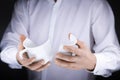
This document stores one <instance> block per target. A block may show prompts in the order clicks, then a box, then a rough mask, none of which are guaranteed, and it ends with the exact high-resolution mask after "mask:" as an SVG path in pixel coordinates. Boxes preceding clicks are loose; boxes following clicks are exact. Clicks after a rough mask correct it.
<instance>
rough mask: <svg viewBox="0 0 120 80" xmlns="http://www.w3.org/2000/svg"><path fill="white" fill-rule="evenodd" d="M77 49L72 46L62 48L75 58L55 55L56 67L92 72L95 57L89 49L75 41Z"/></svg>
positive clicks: (59, 54) (60, 54)
mask: <svg viewBox="0 0 120 80" xmlns="http://www.w3.org/2000/svg"><path fill="white" fill-rule="evenodd" d="M76 45H77V46H78V48H76V47H73V46H64V49H65V50H66V51H68V52H71V53H74V54H76V56H69V55H65V54H62V53H60V52H59V53H58V54H57V55H56V59H55V63H56V64H57V65H58V66H61V67H64V68H69V69H73V70H80V69H87V70H94V68H95V65H96V57H95V55H94V54H92V52H91V51H90V49H89V48H88V47H87V46H86V45H85V44H84V43H83V42H81V41H79V40H78V41H77V44H76Z"/></svg>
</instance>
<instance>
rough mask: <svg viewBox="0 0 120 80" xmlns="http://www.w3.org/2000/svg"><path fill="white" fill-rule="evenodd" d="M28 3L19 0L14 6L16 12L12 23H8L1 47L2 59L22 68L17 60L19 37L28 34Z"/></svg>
mask: <svg viewBox="0 0 120 80" xmlns="http://www.w3.org/2000/svg"><path fill="white" fill-rule="evenodd" d="M27 29H28V5H27V0H18V1H17V2H16V3H15V6H14V12H13V15H12V19H11V22H10V24H9V25H8V27H7V29H6V31H5V33H4V35H3V39H2V41H1V44H0V47H1V49H2V51H1V54H0V57H1V60H2V61H3V62H5V63H7V64H8V65H9V66H10V67H11V68H17V69H20V68H22V66H21V65H20V64H19V63H18V62H17V60H16V54H17V52H18V45H19V42H20V40H19V37H20V35H21V34H24V35H25V36H28V33H27Z"/></svg>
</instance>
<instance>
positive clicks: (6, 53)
mask: <svg viewBox="0 0 120 80" xmlns="http://www.w3.org/2000/svg"><path fill="white" fill-rule="evenodd" d="M17 52H18V50H17V49H16V48H6V49H4V50H3V51H2V52H1V55H0V57H1V60H2V61H3V62H5V63H7V64H8V65H9V67H10V68H12V69H21V68H22V66H21V65H20V64H19V63H18V61H17V59H16V54H17Z"/></svg>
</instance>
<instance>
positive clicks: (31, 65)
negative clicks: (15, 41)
mask: <svg viewBox="0 0 120 80" xmlns="http://www.w3.org/2000/svg"><path fill="white" fill-rule="evenodd" d="M25 38H26V37H25V36H24V35H21V36H20V41H21V42H20V44H19V47H18V53H17V55H16V58H17V61H18V62H19V63H20V64H21V65H22V66H24V67H26V68H28V69H30V70H34V71H42V70H44V69H46V68H47V67H48V66H49V65H50V63H49V62H48V63H46V64H44V63H45V61H44V60H40V61H35V57H32V58H29V57H28V55H27V53H25V54H23V59H21V58H20V57H19V52H20V51H21V50H23V49H24V47H23V41H24V40H25Z"/></svg>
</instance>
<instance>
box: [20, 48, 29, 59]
mask: <svg viewBox="0 0 120 80" xmlns="http://www.w3.org/2000/svg"><path fill="white" fill-rule="evenodd" d="M25 52H27V49H24V50H22V51H20V52H19V56H20V59H23V54H24V53H25Z"/></svg>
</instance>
